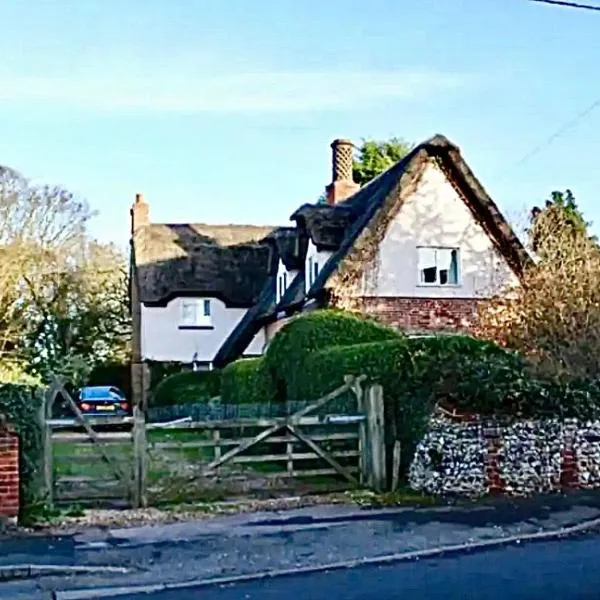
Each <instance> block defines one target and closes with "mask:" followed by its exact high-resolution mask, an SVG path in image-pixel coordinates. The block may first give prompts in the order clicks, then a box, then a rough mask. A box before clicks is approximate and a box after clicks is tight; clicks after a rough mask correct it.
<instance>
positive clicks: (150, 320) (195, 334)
mask: <svg viewBox="0 0 600 600" xmlns="http://www.w3.org/2000/svg"><path fill="white" fill-rule="evenodd" d="M182 301H183V299H182V298H175V299H173V300H171V302H169V304H167V306H165V307H148V306H144V305H142V319H141V320H142V323H141V325H142V326H141V330H142V331H141V333H142V340H141V341H142V357H143V358H144V359H148V360H156V361H165V362H166V361H173V362H184V363H189V362H191V361H192V358H193V356H194V353H195V352H197V353H198V360H199V361H201V362H204V361H212V360H213V358H214V356H215V354H216V353H217V351H218V350H219V348H220V347H221V345H222V344H223V342H224V341H225V339H226V338H227V336H229V334H230V333H231V332H232V331H233V328H234V327H235V326H236V325H237V324H238V322H239V321H240V319H241V318H242V317H243V316H244V314H245V313H246V309H245V308H227V307H226V306H225V304H224V303H223V302H222V301H221V300H218V299H216V298H211V299H210V301H211V320H212V324H213V326H214V328H213V329H188V330H186V329H179V325H180V324H181V310H182V306H181V303H182ZM264 344H265V335H264V331H263V330H261V331H259V332H258V334H257V335H256V336H255V338H254V340H253V341H252V343H251V344H250V345H249V346H248V348H247V349H246V351H245V354H261V353H262V351H263V347H264Z"/></svg>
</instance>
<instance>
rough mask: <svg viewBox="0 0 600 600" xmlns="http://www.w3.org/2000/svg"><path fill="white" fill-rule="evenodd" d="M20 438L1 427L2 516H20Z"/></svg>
mask: <svg viewBox="0 0 600 600" xmlns="http://www.w3.org/2000/svg"><path fill="white" fill-rule="evenodd" d="M19 500H20V499H19V438H18V437H17V435H15V434H14V433H13V432H12V431H10V430H8V429H6V428H4V429H3V428H1V427H0V516H4V517H10V518H14V517H17V515H18V514H19Z"/></svg>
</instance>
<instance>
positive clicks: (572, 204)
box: [528, 190, 597, 258]
mask: <svg viewBox="0 0 600 600" xmlns="http://www.w3.org/2000/svg"><path fill="white" fill-rule="evenodd" d="M591 225H592V223H591V222H588V221H586V220H585V218H584V216H583V213H582V212H581V210H580V209H579V207H578V206H577V202H576V200H575V196H574V195H573V192H572V191H571V190H565V191H564V192H559V191H554V192H552V193H551V194H550V198H549V199H548V200H546V202H545V206H544V208H543V209H541V208H539V207H538V206H535V207H534V208H533V209H532V211H531V224H530V228H529V230H528V233H529V241H530V245H531V248H532V250H533V251H534V252H535V253H536V254H538V256H540V258H542V257H543V254H544V252H545V248H544V243H545V242H549V241H550V240H549V239H547V237H546V236H545V235H544V232H547V231H548V228H549V227H552V229H553V230H555V229H556V228H557V227H566V228H567V230H568V231H571V232H572V234H573V235H574V236H584V237H587V238H589V239H590V240H591V241H593V242H595V243H596V242H597V238H596V236H593V235H591V234H590V233H589V228H590V227H591Z"/></svg>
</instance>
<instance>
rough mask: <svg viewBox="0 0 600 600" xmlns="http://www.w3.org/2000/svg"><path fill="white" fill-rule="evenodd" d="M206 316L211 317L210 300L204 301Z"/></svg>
mask: <svg viewBox="0 0 600 600" xmlns="http://www.w3.org/2000/svg"><path fill="white" fill-rule="evenodd" d="M204 316H205V317H210V300H205V301H204Z"/></svg>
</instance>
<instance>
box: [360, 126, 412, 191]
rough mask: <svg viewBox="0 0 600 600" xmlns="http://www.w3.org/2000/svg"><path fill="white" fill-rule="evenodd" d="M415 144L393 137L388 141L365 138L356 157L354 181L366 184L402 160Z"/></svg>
mask: <svg viewBox="0 0 600 600" xmlns="http://www.w3.org/2000/svg"><path fill="white" fill-rule="evenodd" d="M413 147H414V145H413V144H410V143H408V142H406V141H405V140H403V139H401V138H397V137H393V138H391V139H389V140H386V141H377V140H363V141H362V144H361V145H360V147H359V148H358V151H357V156H356V158H355V159H354V164H353V175H354V181H356V183H360V185H365V184H366V183H369V181H371V179H373V178H375V177H377V175H379V174H380V173H383V172H384V171H387V169H389V168H390V167H391V166H392V165H394V164H396V163H397V162H398V161H400V160H402V159H403V158H404V157H405V156H406V155H407V154H408V153H409V152H410V151H411V150H412V149H413Z"/></svg>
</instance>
